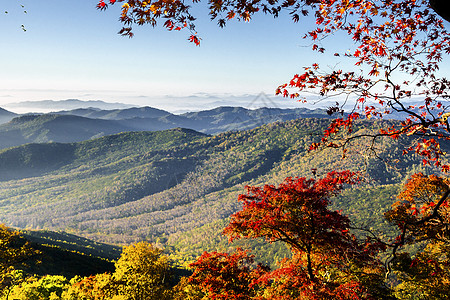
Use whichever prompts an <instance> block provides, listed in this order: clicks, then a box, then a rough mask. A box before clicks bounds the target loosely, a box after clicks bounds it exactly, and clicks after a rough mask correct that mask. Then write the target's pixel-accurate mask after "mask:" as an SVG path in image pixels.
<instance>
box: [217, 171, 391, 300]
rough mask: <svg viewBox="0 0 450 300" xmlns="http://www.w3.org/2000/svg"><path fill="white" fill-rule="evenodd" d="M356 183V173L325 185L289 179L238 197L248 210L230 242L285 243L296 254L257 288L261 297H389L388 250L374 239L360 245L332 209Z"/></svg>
mask: <svg viewBox="0 0 450 300" xmlns="http://www.w3.org/2000/svg"><path fill="white" fill-rule="evenodd" d="M357 182H358V177H357V175H356V174H355V173H353V172H349V171H342V172H336V171H335V172H330V173H328V174H327V175H326V176H325V177H324V178H320V179H306V178H287V179H286V180H285V181H284V182H283V183H281V184H280V185H279V186H277V187H275V186H273V185H265V186H264V187H247V193H246V194H243V195H240V196H239V200H240V201H242V202H243V208H242V210H241V211H239V212H237V213H235V214H234V215H232V217H231V221H230V224H229V225H228V226H227V227H226V228H225V229H224V233H225V234H226V235H227V236H228V237H229V239H230V240H234V239H238V238H260V237H262V238H265V239H266V240H267V241H269V242H275V241H281V242H284V243H286V245H287V246H288V247H289V248H290V250H291V253H292V257H291V258H290V259H286V260H285V261H283V263H282V265H281V267H280V268H279V269H277V270H274V271H272V272H267V273H265V274H264V275H263V276H261V277H260V278H259V279H258V280H257V281H256V282H254V284H258V285H260V286H261V287H264V288H262V289H261V290H263V291H264V292H263V294H262V295H259V296H260V297H262V298H267V299H273V298H277V297H279V298H281V299H303V298H305V297H306V298H307V299H333V298H335V297H336V296H337V295H339V296H340V297H342V299H366V298H367V299H369V298H370V297H371V295H372V296H373V295H380V294H381V293H383V295H385V296H386V295H387V294H385V293H384V288H383V287H382V285H383V284H382V281H383V280H380V274H381V273H382V268H380V266H381V265H380V262H379V261H378V260H377V258H376V254H377V253H378V251H379V250H381V249H384V245H383V244H381V243H378V242H377V241H374V240H371V239H370V238H368V239H366V240H364V241H360V240H358V239H356V237H355V236H354V235H353V234H352V233H350V221H349V219H348V218H347V217H346V216H344V215H342V214H341V213H340V212H338V211H333V210H330V209H329V207H328V206H329V205H330V198H331V197H332V196H335V195H337V194H338V193H339V192H340V191H341V190H342V189H343V188H344V187H345V186H346V185H352V184H355V183H357ZM380 271H381V272H380ZM355 297H356V298H355Z"/></svg>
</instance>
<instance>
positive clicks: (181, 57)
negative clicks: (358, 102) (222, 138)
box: [0, 0, 333, 110]
mask: <svg viewBox="0 0 450 300" xmlns="http://www.w3.org/2000/svg"><path fill="white" fill-rule="evenodd" d="M6 2H7V3H6V4H2V14H1V15H0V24H1V26H0V34H1V36H2V47H1V48H0V57H2V59H1V60H0V64H1V65H0V69H1V72H0V106H2V105H4V104H6V103H11V102H19V101H29V100H44V99H50V100H61V99H68V98H77V99H82V100H103V101H107V102H124V103H131V104H138V105H149V106H156V107H161V108H168V109H172V110H174V109H176V108H177V107H178V106H183V107H189V103H185V100H177V101H181V102H183V103H178V104H177V103H169V102H172V101H171V100H170V99H171V98H170V97H168V96H177V97H179V98H180V99H185V97H188V96H192V95H197V96H199V99H200V100H198V99H197V100H198V101H193V103H192V105H191V106H192V109H199V108H202V107H199V106H202V105H204V106H205V107H207V106H208V103H209V102H208V101H209V100H206V98H207V96H208V95H210V94H213V95H216V96H219V97H221V98H222V99H225V100H224V101H223V102H224V103H226V99H227V97H228V96H230V95H233V96H235V97H234V98H233V99H236V96H240V95H257V94H259V93H260V92H264V93H266V94H268V95H273V94H274V90H275V89H276V87H277V86H278V85H279V84H281V83H284V82H287V81H288V80H289V79H290V78H291V76H292V75H293V74H295V73H297V72H300V71H301V70H302V66H307V65H310V64H311V63H312V62H314V61H317V60H318V57H317V56H318V55H319V54H317V53H313V52H312V51H310V48H309V47H307V45H308V44H307V41H305V40H303V39H302V38H301V37H302V35H303V33H304V32H305V30H306V29H307V27H305V26H306V25H309V26H312V23H311V22H303V23H300V24H294V23H293V22H292V21H291V20H290V19H289V17H282V18H278V19H275V20H274V19H273V18H272V17H270V16H264V15H259V16H257V17H255V18H254V19H253V20H252V21H251V22H249V23H243V22H236V21H234V22H231V23H229V24H228V25H227V26H226V28H225V29H220V28H219V27H218V26H217V25H216V22H215V21H210V20H209V18H208V16H207V15H206V13H207V12H206V10H205V8H202V7H201V6H200V7H199V8H198V9H197V12H196V14H197V16H198V17H199V19H198V22H197V30H198V32H199V34H200V36H201V37H202V39H203V40H202V44H201V46H200V47H195V46H194V45H193V44H191V43H189V42H187V37H188V32H183V31H182V32H168V31H167V30H165V29H164V28H156V29H153V28H151V27H149V26H145V27H141V28H135V29H136V30H135V34H136V35H135V37H134V38H132V39H128V38H125V37H121V36H119V35H118V34H117V32H118V30H119V29H120V28H121V24H120V23H119V22H118V16H119V12H118V9H119V7H118V6H117V7H114V6H113V7H111V8H110V9H108V10H107V11H105V12H101V11H98V10H96V9H95V5H96V3H97V1H96V0H83V1H61V0H39V1H35V0H34V1H31V0H28V1H26V0H22V1H18V0H17V1H16V0H8V1H6ZM21 3H22V4H23V5H24V6H25V8H24V9H25V10H26V11H27V13H26V14H25V13H24V12H23V9H22V8H21V6H20V4H21ZM3 10H4V11H6V10H7V11H8V13H7V14H6V13H3ZM22 24H23V25H24V26H25V28H26V32H23V31H22V29H21V25H22ZM321 59H322V58H321ZM330 63H333V62H330ZM227 95H228V96H227ZM202 97H203V98H202ZM231 98H232V97H231ZM231 98H230V99H231ZM244 98H245V97H244ZM244 98H243V99H244ZM201 99H205V103H202V100H201ZM245 99H246V100H242V101H248V99H249V98H248V97H247V98H245ZM277 101H279V100H277ZM281 101H282V102H283V103H280V106H296V105H297V104H296V103H295V101H292V100H281ZM230 104H231V105H233V104H234V103H233V102H232V101H231V102H230ZM242 105H243V106H245V103H244V102H243V103H242ZM162 106H166V107H162Z"/></svg>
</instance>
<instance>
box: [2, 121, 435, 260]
mask: <svg viewBox="0 0 450 300" xmlns="http://www.w3.org/2000/svg"><path fill="white" fill-rule="evenodd" d="M379 122H380V121H375V122H372V121H371V122H368V121H366V122H363V123H359V125H358V126H355V128H354V132H356V133H363V132H368V131H373V130H377V128H378V127H379V126H380V124H379ZM383 122H386V121H383ZM327 124H328V122H327V120H324V119H299V120H295V121H289V122H284V123H274V124H270V125H265V126H262V127H259V128H256V129H253V130H248V131H241V132H227V133H222V134H219V135H216V136H205V135H204V134H201V133H198V132H195V131H192V130H187V129H174V130H166V131H160V132H133V133H121V134H117V135H112V136H107V137H103V138H99V139H95V140H90V141H85V142H81V143H72V144H55V143H52V144H43V145H39V147H36V145H25V146H21V147H16V148H12V149H7V150H3V151H1V152H0V166H1V168H0V170H1V171H0V178H1V181H0V216H1V218H0V221H1V222H5V223H6V224H7V225H9V226H14V227H19V228H29V229H37V228H46V229H50V230H64V231H67V232H69V233H73V234H77V235H81V236H84V237H88V238H92V239H94V240H97V241H101V242H107V243H115V244H127V243H130V242H134V241H137V240H150V241H154V242H158V243H161V244H170V245H176V246H177V249H180V250H182V251H194V252H196V253H198V251H203V250H205V249H207V248H208V247H215V246H217V245H222V246H223V247H227V245H226V242H225V241H224V240H223V239H222V240H221V239H220V232H221V229H222V227H223V225H224V224H225V223H226V220H227V218H228V217H229V216H230V214H231V213H233V212H235V211H236V210H237V209H239V207H240V204H239V203H238V202H237V201H236V199H237V195H238V194H239V193H242V192H243V188H244V186H245V185H246V184H251V185H261V184H265V183H271V184H276V183H279V182H281V181H282V180H283V179H284V178H285V177H287V176H307V177H310V176H312V173H311V169H312V168H316V169H317V170H318V176H320V175H321V174H324V173H326V172H327V171H330V170H342V169H352V170H363V169H365V167H366V165H367V166H369V167H368V170H367V171H368V172H367V173H366V177H367V181H366V182H365V184H364V186H363V187H362V191H365V190H368V189H369V188H370V189H372V188H375V189H378V188H383V189H384V190H386V191H390V192H384V196H380V197H378V198H379V199H377V201H369V202H367V201H366V202H364V203H366V204H364V205H366V206H367V205H368V206H367V207H366V208H365V210H366V211H371V210H373V214H370V215H369V216H370V217H371V218H373V219H377V218H379V216H380V214H381V213H382V212H383V211H384V209H386V208H387V206H388V204H387V203H390V202H392V197H393V195H394V194H395V192H394V191H395V184H396V183H398V182H401V181H402V180H404V176H405V174H408V173H410V172H413V171H414V172H415V171H420V170H424V169H423V168H422V167H421V165H420V164H418V163H417V162H416V161H415V160H414V159H413V157H409V158H408V157H403V161H405V163H403V164H401V165H397V166H396V167H397V169H398V170H399V171H401V175H400V173H398V172H397V171H395V170H394V169H390V168H387V167H386V165H385V164H384V163H382V162H381V161H379V160H375V159H374V158H371V157H368V156H365V155H364V152H362V151H364V148H362V147H361V145H363V144H364V143H361V142H358V143H356V144H355V145H353V146H352V147H351V149H350V150H349V151H360V154H361V155H354V156H352V160H351V161H350V160H342V159H341V153H340V152H339V151H336V150H332V149H330V150H324V151H321V152H314V153H308V151H307V149H308V146H309V145H310V143H311V142H313V141H314V140H315V139H317V137H319V136H320V135H321V132H322V130H323V129H324V128H325V126H326V125H327ZM407 142H408V141H407V140H401V141H393V140H390V139H389V140H388V139H386V140H380V141H379V142H378V143H376V145H375V146H376V147H377V148H379V151H380V153H379V155H380V156H381V157H382V158H384V159H386V160H393V159H395V158H396V157H398V155H400V153H399V149H402V148H403V146H402V145H399V143H403V144H404V143H407ZM18 166H19V167H18ZM425 171H426V170H425ZM390 186H392V188H390ZM355 192H357V190H355ZM373 193H374V194H375V195H376V194H377V191H376V190H374V192H373ZM360 194H361V193H360ZM362 195H365V194H364V193H363V194H362ZM361 197H365V196H361ZM352 201H353V204H352ZM360 203H363V202H361V201H359V198H357V197H353V196H352V194H350V196H348V198H344V199H342V200H340V201H339V208H340V209H344V211H349V213H351V209H354V208H355V207H358V205H360ZM348 209H350V210H348ZM377 216H378V217H377ZM371 222H372V223H373V224H375V223H376V222H380V218H379V219H378V220H375V221H371ZM265 247H266V246H265Z"/></svg>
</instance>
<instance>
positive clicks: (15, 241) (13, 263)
mask: <svg viewBox="0 0 450 300" xmlns="http://www.w3.org/2000/svg"><path fill="white" fill-rule="evenodd" d="M37 254H39V251H37V250H34V249H33V248H32V247H31V246H30V244H29V242H27V241H26V240H25V239H24V238H23V237H22V236H21V234H20V233H19V232H18V231H15V230H13V229H11V228H8V227H6V226H5V225H4V224H0V289H1V291H2V292H4V293H9V287H11V286H12V285H14V282H15V278H17V276H16V274H14V273H15V272H14V270H15V267H19V266H21V265H23V264H24V263H25V262H26V261H27V260H28V259H30V258H31V257H32V256H34V255H37Z"/></svg>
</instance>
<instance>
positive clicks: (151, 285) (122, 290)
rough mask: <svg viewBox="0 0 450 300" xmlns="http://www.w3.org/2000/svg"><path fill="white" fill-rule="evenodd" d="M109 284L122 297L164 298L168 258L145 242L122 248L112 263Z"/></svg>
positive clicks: (166, 284)
mask: <svg viewBox="0 0 450 300" xmlns="http://www.w3.org/2000/svg"><path fill="white" fill-rule="evenodd" d="M115 266H116V271H115V272H114V274H113V284H114V287H115V289H116V291H117V295H121V296H123V297H124V299H130V300H138V299H161V300H163V299H168V298H169V297H170V287H169V284H168V281H169V262H168V258H167V256H165V255H163V253H162V250H161V249H158V248H156V247H155V246H153V245H152V244H150V243H148V242H140V243H136V244H132V245H130V246H128V247H125V248H124V249H123V252H122V255H121V256H120V258H119V260H118V261H117V262H116V264H115Z"/></svg>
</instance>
